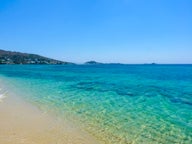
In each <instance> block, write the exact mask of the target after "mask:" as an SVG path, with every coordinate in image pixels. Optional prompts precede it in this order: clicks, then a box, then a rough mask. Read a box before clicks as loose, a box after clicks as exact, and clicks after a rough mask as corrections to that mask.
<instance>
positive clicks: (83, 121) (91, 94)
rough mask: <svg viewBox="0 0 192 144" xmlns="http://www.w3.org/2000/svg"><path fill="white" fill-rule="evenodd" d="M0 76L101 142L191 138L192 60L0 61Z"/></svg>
mask: <svg viewBox="0 0 192 144" xmlns="http://www.w3.org/2000/svg"><path fill="white" fill-rule="evenodd" d="M0 79H3V80H4V81H5V80H6V81H7V83H8V84H9V85H11V86H12V87H14V88H15V89H16V90H18V91H20V93H23V94H22V95H23V97H24V98H26V99H28V100H29V101H30V102H32V103H33V104H35V105H37V106H38V107H40V108H41V109H42V110H43V111H50V110H51V111H53V112H55V113H57V114H58V116H61V117H62V116H65V117H66V116H67V117H68V119H70V118H72V119H74V118H75V119H76V120H74V122H76V123H78V124H79V125H80V126H81V128H83V129H84V130H86V131H88V132H89V133H91V134H92V135H94V136H95V137H97V138H98V139H101V140H103V141H104V142H106V143H111V144H114V143H118V144H119V143H123V144H127V143H139V144H140V143H163V144H165V143H166V144H172V143H183V144H191V142H192V65H0Z"/></svg>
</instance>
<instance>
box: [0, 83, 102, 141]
mask: <svg viewBox="0 0 192 144" xmlns="http://www.w3.org/2000/svg"><path fill="white" fill-rule="evenodd" d="M1 85H2V83H1ZM0 117H1V122H0V143H4V144H53V143H54V144H63V143H65V144H98V143H99V142H98V141H97V140H96V139H95V138H94V137H92V136H91V135H89V134H88V133H86V132H84V131H81V130H80V129H78V128H76V127H75V125H72V124H71V123H68V122H67V121H63V120H61V119H58V118H55V117H53V116H51V115H49V114H47V113H43V112H41V111H40V110H39V109H38V108H37V107H35V106H33V105H32V104H30V103H28V102H26V101H24V100H23V99H22V98H20V97H17V96H15V95H13V94H12V93H11V92H8V93H6V97H4V96H3V99H1V102H0Z"/></svg>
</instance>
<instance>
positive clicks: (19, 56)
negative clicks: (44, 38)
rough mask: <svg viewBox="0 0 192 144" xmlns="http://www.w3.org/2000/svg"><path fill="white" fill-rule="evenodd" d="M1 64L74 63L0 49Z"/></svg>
mask: <svg viewBox="0 0 192 144" xmlns="http://www.w3.org/2000/svg"><path fill="white" fill-rule="evenodd" d="M0 64H72V63H70V62H63V61H59V60H55V59H51V58H47V57H44V56H40V55H36V54H28V53H21V52H12V51H5V50H0Z"/></svg>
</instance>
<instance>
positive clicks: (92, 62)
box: [84, 61, 103, 65]
mask: <svg viewBox="0 0 192 144" xmlns="http://www.w3.org/2000/svg"><path fill="white" fill-rule="evenodd" d="M84 64H86V65H95V64H103V63H100V62H96V61H88V62H85V63H84Z"/></svg>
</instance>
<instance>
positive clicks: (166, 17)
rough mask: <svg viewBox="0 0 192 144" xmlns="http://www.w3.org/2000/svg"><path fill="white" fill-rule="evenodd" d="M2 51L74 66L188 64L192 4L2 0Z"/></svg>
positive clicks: (185, 0) (172, 0) (191, 0)
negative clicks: (25, 54)
mask: <svg viewBox="0 0 192 144" xmlns="http://www.w3.org/2000/svg"><path fill="white" fill-rule="evenodd" d="M0 49H4V50H12V51H20V52H28V53H36V54H40V55H44V56H47V57H51V58H55V59H59V60H64V61H70V62H76V63H82V62H85V61H88V60H96V61H100V62H121V63H151V62H156V63H192V0H0Z"/></svg>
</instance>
